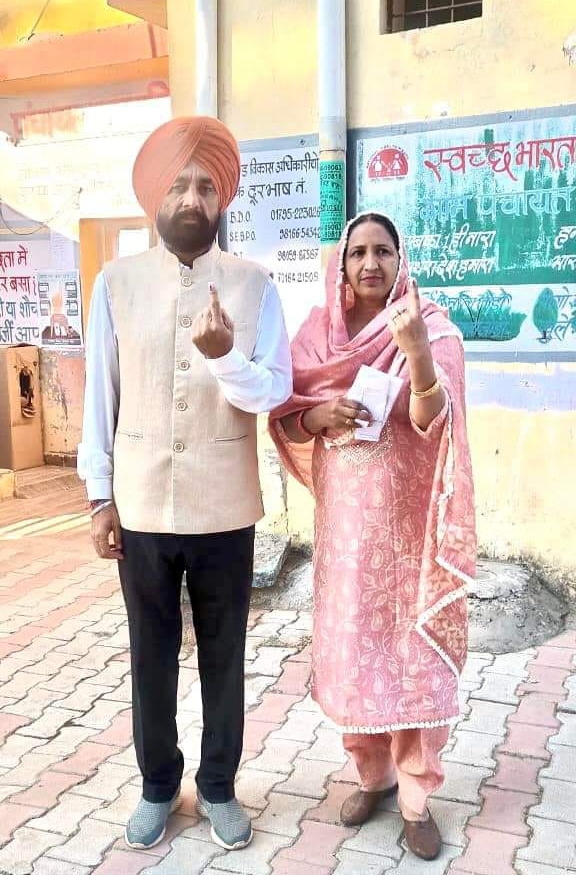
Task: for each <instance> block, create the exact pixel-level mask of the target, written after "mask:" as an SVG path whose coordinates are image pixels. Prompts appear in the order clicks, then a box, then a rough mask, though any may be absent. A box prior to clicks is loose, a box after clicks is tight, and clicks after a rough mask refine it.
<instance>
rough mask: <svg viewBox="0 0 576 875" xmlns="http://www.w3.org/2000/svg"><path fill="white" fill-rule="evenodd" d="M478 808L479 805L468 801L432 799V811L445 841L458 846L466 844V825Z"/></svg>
mask: <svg viewBox="0 0 576 875" xmlns="http://www.w3.org/2000/svg"><path fill="white" fill-rule="evenodd" d="M478 809H479V806H478V805H470V804H468V803H466V802H451V801H448V800H446V799H430V811H431V812H432V814H433V816H434V819H435V821H436V823H437V824H438V828H439V830H440V832H441V834H442V839H443V841H445V842H446V844H448V845H454V846H455V847H458V848H461V847H463V846H464V845H465V844H466V837H465V835H464V827H465V826H466V824H467V822H468V820H469V818H471V817H473V816H474V815H475V814H476V813H477V811H478Z"/></svg>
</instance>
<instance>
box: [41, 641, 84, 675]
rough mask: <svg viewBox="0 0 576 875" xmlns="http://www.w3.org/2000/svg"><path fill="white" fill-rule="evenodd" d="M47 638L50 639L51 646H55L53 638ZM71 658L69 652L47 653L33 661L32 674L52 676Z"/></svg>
mask: <svg viewBox="0 0 576 875" xmlns="http://www.w3.org/2000/svg"><path fill="white" fill-rule="evenodd" d="M49 640H51V642H52V646H53V647H56V642H55V641H54V639H49ZM73 659H74V657H73V656H72V654H70V653H54V652H52V653H48V654H46V656H44V657H43V659H41V660H38V661H37V662H35V663H34V674H39V675H45V676H53V675H55V674H57V673H58V672H59V671H60V670H61V669H62V668H63V667H64V666H65V665H68V663H69V662H71V661H72V660H73Z"/></svg>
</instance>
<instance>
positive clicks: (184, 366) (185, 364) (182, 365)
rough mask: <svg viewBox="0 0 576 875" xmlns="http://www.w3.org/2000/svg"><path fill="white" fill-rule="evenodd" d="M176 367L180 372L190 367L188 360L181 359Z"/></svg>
mask: <svg viewBox="0 0 576 875" xmlns="http://www.w3.org/2000/svg"><path fill="white" fill-rule="evenodd" d="M178 367H179V368H180V370H181V371H187V370H188V368H189V367H190V362H189V361H188V359H182V361H181V362H180V363H179V364H178Z"/></svg>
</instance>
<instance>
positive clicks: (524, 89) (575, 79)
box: [348, 0, 576, 127]
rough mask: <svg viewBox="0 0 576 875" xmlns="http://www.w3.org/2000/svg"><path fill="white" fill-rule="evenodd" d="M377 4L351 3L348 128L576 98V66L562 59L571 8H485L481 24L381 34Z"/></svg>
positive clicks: (512, 1)
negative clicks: (571, 65) (570, 65)
mask: <svg viewBox="0 0 576 875" xmlns="http://www.w3.org/2000/svg"><path fill="white" fill-rule="evenodd" d="M380 6H381V2H380V0H348V10H349V44H348V55H349V80H348V94H349V113H348V122H349V125H350V127H371V126H372V127H377V126H378V125H385V124H396V123H398V122H402V121H419V120H422V119H430V118H437V117H439V116H441V115H442V114H444V113H445V114H447V115H448V116H454V117H457V116H465V115H474V114H481V113H485V114H486V113H493V112H499V111H506V110H520V109H529V108H531V107H541V106H556V105H558V104H562V103H571V102H574V100H575V99H576V67H569V66H568V62H567V60H566V58H565V56H564V53H563V51H562V46H563V43H564V40H565V39H566V38H567V37H568V36H569V34H570V33H572V32H573V31H574V30H575V29H576V4H575V3H574V0H554V2H550V0H483V15H482V18H476V19H473V20H470V21H464V22H460V23H457V24H449V25H442V26H440V27H433V28H427V29H424V30H414V31H408V32H406V33H395V34H384V35H381V34H380V33H379V26H378V21H379V11H380Z"/></svg>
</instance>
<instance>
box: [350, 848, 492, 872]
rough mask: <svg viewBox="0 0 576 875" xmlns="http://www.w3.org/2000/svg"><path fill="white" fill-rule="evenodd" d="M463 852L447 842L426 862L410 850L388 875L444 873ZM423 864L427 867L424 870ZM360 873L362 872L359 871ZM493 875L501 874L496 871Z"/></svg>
mask: <svg viewBox="0 0 576 875" xmlns="http://www.w3.org/2000/svg"><path fill="white" fill-rule="evenodd" d="M461 854H462V848H455V847H453V846H452V845H448V844H446V843H445V842H444V843H443V844H442V850H441V852H440V856H439V857H437V858H436V859H435V860H428V861H426V863H425V864H423V863H422V860H420V859H419V858H418V857H415V856H414V854H412V853H410V852H409V851H408V852H407V853H406V854H404V856H403V857H402V859H401V860H400V862H399V864H398V867H397V868H396V869H391V870H389V873H387V875H424V873H425V875H444V873H445V872H449V871H451V870H450V869H449V868H448V867H449V865H450V863H451V862H452V861H453V860H457V859H458V858H459V857H460V855H461ZM423 865H425V867H426V868H425V869H424V871H423ZM358 875H360V873H358ZM493 875H500V872H499V871H498V873H496V872H494V873H493Z"/></svg>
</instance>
